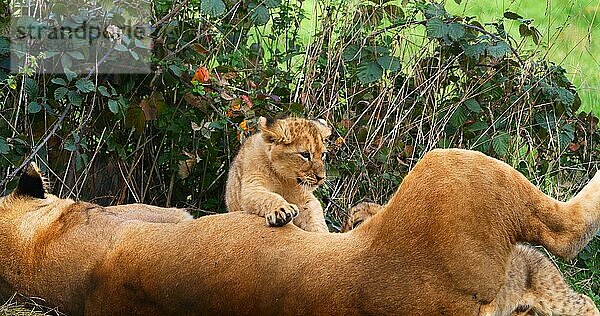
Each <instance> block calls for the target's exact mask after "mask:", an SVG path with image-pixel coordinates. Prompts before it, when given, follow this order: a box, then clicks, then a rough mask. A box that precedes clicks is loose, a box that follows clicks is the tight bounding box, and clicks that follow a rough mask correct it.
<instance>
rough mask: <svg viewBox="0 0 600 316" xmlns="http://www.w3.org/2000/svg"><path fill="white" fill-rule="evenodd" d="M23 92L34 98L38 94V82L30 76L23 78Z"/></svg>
mask: <svg viewBox="0 0 600 316" xmlns="http://www.w3.org/2000/svg"><path fill="white" fill-rule="evenodd" d="M25 92H26V93H27V96H29V97H30V98H32V99H34V98H36V97H37V95H38V84H37V82H36V81H35V80H33V79H31V78H25Z"/></svg>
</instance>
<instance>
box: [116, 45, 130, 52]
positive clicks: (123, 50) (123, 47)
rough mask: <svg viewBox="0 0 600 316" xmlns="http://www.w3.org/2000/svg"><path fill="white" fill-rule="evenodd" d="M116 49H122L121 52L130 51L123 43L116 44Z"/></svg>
mask: <svg viewBox="0 0 600 316" xmlns="http://www.w3.org/2000/svg"><path fill="white" fill-rule="evenodd" d="M115 50H117V51H120V52H126V51H129V48H127V47H126V46H125V45H123V44H117V45H115Z"/></svg>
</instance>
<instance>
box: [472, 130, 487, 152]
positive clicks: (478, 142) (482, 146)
mask: <svg viewBox="0 0 600 316" xmlns="http://www.w3.org/2000/svg"><path fill="white" fill-rule="evenodd" d="M473 148H474V149H475V150H477V151H480V152H482V153H484V154H488V149H489V148H490V137H489V136H487V134H481V135H479V136H478V137H477V138H475V144H473Z"/></svg>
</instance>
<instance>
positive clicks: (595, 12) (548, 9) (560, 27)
mask: <svg viewBox="0 0 600 316" xmlns="http://www.w3.org/2000/svg"><path fill="white" fill-rule="evenodd" d="M446 5H447V9H448V10H449V11H450V12H451V13H456V14H465V15H473V16H477V17H479V18H480V19H481V20H486V21H491V20H494V19H497V18H498V17H502V14H503V13H504V12H505V11H512V12H515V13H518V14H520V15H521V16H523V17H524V18H532V19H534V22H533V25H534V26H536V27H537V28H538V30H539V31H540V32H541V33H542V35H543V40H542V43H540V45H539V46H537V45H535V44H533V42H532V41H531V40H529V41H528V42H527V45H528V46H527V47H528V48H530V49H532V50H534V51H535V52H536V54H539V55H540V56H543V55H546V54H547V56H548V58H549V59H550V60H551V61H553V62H555V63H556V64H559V65H562V66H563V67H564V68H565V69H566V70H567V73H568V76H569V79H571V81H572V82H573V83H574V84H575V85H576V86H577V91H579V94H580V97H581V100H582V107H581V110H582V111H586V112H589V111H593V112H594V113H596V115H600V55H599V54H598V52H599V51H600V2H599V1H597V0H553V1H549V0H547V1H527V0H513V1H509V0H495V1H482V0H470V1H469V0H466V1H462V3H461V4H460V5H457V4H456V3H455V2H454V1H447V2H446ZM518 26H519V24H518V22H516V21H508V22H507V23H506V27H507V30H508V31H509V32H510V33H511V34H513V35H515V36H516V37H517V38H518V34H519V32H518Z"/></svg>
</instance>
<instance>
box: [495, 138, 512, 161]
mask: <svg viewBox="0 0 600 316" xmlns="http://www.w3.org/2000/svg"><path fill="white" fill-rule="evenodd" d="M509 142H510V135H508V134H507V133H500V134H498V135H496V137H494V139H492V148H494V152H495V153H496V154H498V155H499V156H506V154H508V144H509Z"/></svg>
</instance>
